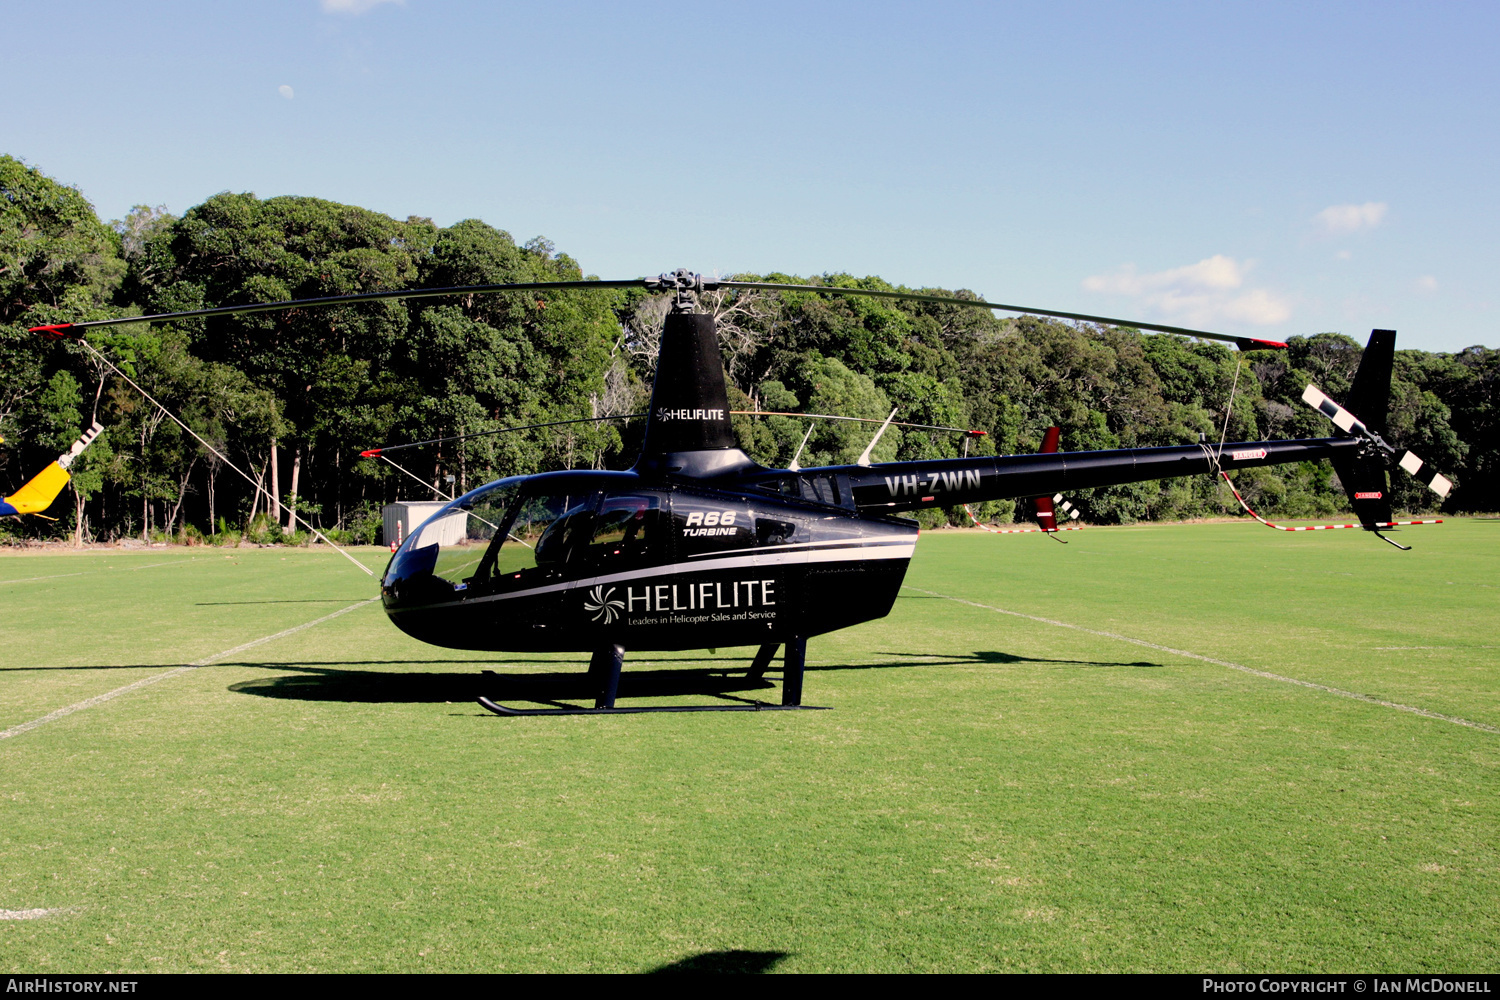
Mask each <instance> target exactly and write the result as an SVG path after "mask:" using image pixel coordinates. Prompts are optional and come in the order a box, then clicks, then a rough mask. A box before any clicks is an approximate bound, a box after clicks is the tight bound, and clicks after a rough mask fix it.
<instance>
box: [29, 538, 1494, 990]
mask: <svg viewBox="0 0 1500 1000" xmlns="http://www.w3.org/2000/svg"><path fill="white" fill-rule="evenodd" d="M1402 537H1403V539H1404V540H1405V541H1407V542H1410V543H1412V544H1414V545H1415V546H1416V549H1415V551H1413V552H1409V553H1401V552H1397V551H1395V550H1394V549H1391V548H1389V547H1387V546H1385V545H1382V544H1381V543H1379V542H1378V541H1376V540H1375V539H1373V538H1369V537H1367V536H1362V535H1361V534H1359V533H1357V532H1327V533H1316V534H1308V535H1297V536H1285V535H1281V534H1278V533H1273V532H1270V531H1265V530H1264V529H1261V528H1258V527H1256V526H1252V525H1241V524H1217V525H1190V526H1152V527H1138V528H1116V529H1089V530H1087V531H1084V532H1079V533H1076V534H1073V535H1072V536H1071V544H1069V545H1068V546H1066V547H1064V546H1061V545H1057V544H1055V543H1053V542H1051V541H1048V540H1047V539H1045V538H1042V537H1039V536H1035V535H1008V536H990V535H978V534H972V533H937V534H928V535H924V536H923V538H922V541H921V543H920V544H919V546H918V549H917V557H916V559H915V560H914V562H913V565H912V569H911V572H910V574H909V576H908V579H907V582H908V583H909V584H910V585H911V586H912V587H913V588H916V589H909V590H907V591H905V592H904V593H905V596H904V597H903V598H902V599H901V600H900V601H898V602H897V606H896V609H895V611H894V612H893V614H892V615H891V616H890V617H889V618H887V619H884V620H882V621H879V622H873V623H870V624H868V625H865V626H861V627H859V628H856V629H851V630H848V631H846V632H843V633H839V634H835V635H832V636H826V637H821V638H819V639H816V640H814V641H813V643H812V644H811V645H810V649H809V661H810V668H811V669H810V672H809V675H808V679H807V700H808V701H809V702H810V703H813V704H822V705H831V706H833V707H834V711H831V712H805V713H764V714H758V715H757V714H733V713H731V714H717V715H715V714H709V715H659V716H617V717H611V718H578V717H571V718H531V719H500V718H496V717H494V716H491V715H488V714H487V713H484V712H482V711H481V710H479V709H478V708H477V707H476V706H475V705H474V704H473V702H472V700H471V699H472V697H473V696H474V695H475V694H477V693H486V692H495V693H507V692H508V693H509V694H511V695H518V694H519V693H523V692H520V690H519V689H518V687H517V685H518V683H521V682H519V681H517V680H515V679H513V677H514V675H521V676H522V677H523V678H530V680H529V681H527V683H530V684H532V685H534V686H537V689H538V690H542V689H545V691H546V692H547V693H550V694H552V695H554V696H556V695H559V694H568V693H574V692H571V691H570V690H569V689H568V688H567V684H568V683H569V681H568V679H567V677H566V676H564V675H562V674H560V673H559V671H561V670H567V671H576V670H581V668H582V666H583V664H582V663H581V662H580V661H578V660H577V659H576V658H569V657H547V656H534V655H526V656H523V657H519V658H506V657H502V656H500V655H499V654H480V655H479V656H477V657H467V656H465V655H463V654H461V653H457V652H453V651H448V650H441V649H435V648H432V647H427V646H422V645H420V644H418V643H416V642H414V641H412V640H409V639H407V638H405V637H404V636H402V635H401V634H400V633H398V632H397V631H396V630H395V629H394V628H393V627H391V626H390V625H389V624H388V623H387V622H386V621H385V618H384V615H383V614H382V613H381V612H380V610H379V607H378V605H365V606H360V607H356V608H354V609H353V610H350V611H348V612H347V613H346V614H343V615H341V616H339V617H336V618H332V619H330V620H328V621H325V622H323V623H321V624H319V625H316V626H314V627H312V628H308V629H305V630H303V631H300V632H296V633H293V634H290V635H287V636H284V637H281V638H278V639H275V640H273V641H270V642H266V643H263V644H261V645H258V646H255V647H252V648H250V649H247V650H243V651H241V652H239V653H234V654H231V655H229V656H227V657H223V658H221V659H219V660H217V661H215V662H212V663H211V664H210V665H208V666H204V667H202V668H200V669H196V670H193V671H189V672H184V673H181V674H178V675H176V676H173V677H171V678H169V679H167V680H163V681H161V682H159V683H156V684H153V685H151V686H149V687H143V688H141V689H139V690H135V691H132V692H130V693H128V694H125V695H123V696H121V697H119V698H116V699H114V700H112V701H108V702H106V703H103V704H100V705H98V706H96V707H93V708H89V709H86V710H83V711H78V712H76V713H74V714H71V715H67V716H66V717H63V718H59V719H58V720H56V721H54V722H51V723H49V724H47V725H44V726H40V727H38V728H35V729H31V730H30V731H27V732H24V733H21V734H19V735H16V736H13V737H10V738H6V739H0V910H11V911H19V910H28V909H37V908H40V909H50V910H54V911H56V912H54V913H52V914H51V915H49V916H46V917H42V918H40V919H29V920H0V968H3V969H4V970H6V971H15V972H20V971H84V970H94V971H104V970H148V971H150V970H203V971H211V970H247V971H248V970H287V971H298V970H361V971H380V970H403V971H418V970H474V971H491V970H514V971H527V970H615V971H644V970H650V969H654V968H661V967H667V968H683V967H700V968H703V967H706V968H749V969H766V970H773V969H774V970H777V971H849V970H860V971H876V970H898V971H899V970H985V969H1008V970H1169V971H1170V970H1184V971H1199V970H1228V971H1235V970H1299V971H1303V970H1313V971H1353V970H1359V971H1376V970H1390V971H1395V970H1401V971H1417V970H1423V971H1426V970H1431V971H1464V970H1493V969H1494V967H1495V957H1494V956H1495V955H1496V954H1497V952H1500V905H1497V904H1500V888H1497V886H1500V878H1497V876H1500V838H1497V830H1500V822H1497V821H1500V797H1497V796H1496V794H1495V792H1496V787H1497V781H1500V733H1497V732H1494V731H1493V729H1495V728H1500V672H1497V664H1500V650H1497V648H1496V647H1497V646H1500V628H1496V625H1497V613H1496V611H1497V590H1496V589H1495V588H1496V586H1497V581H1500V522H1496V521H1479V520H1473V521H1460V522H1450V523H1448V524H1445V525H1443V526H1441V527H1428V528H1418V529H1414V530H1412V531H1409V532H1407V533H1405V534H1404V535H1403V536H1402ZM362 556H363V557H364V558H365V559H366V560H367V561H368V562H369V563H370V564H371V565H372V566H373V565H377V564H379V563H380V562H382V561H383V553H380V552H378V551H376V550H367V551H366V552H364V553H363V554H362ZM372 592H373V587H372V585H371V583H370V581H369V580H368V579H366V578H364V577H362V576H361V575H360V574H358V573H356V572H354V571H353V570H352V568H351V567H349V566H348V565H347V564H346V563H344V562H343V560H342V559H340V558H339V557H338V556H337V555H333V554H329V553H322V552H316V551H306V550H299V551H284V550H275V549H265V550H237V551H235V552H232V553H229V554H227V555H226V554H225V553H223V552H215V551H208V552H205V551H204V550H201V549H198V550H188V551H162V550H152V551H148V552H140V553H113V552H110V553H99V552H94V553H89V554H84V555H69V556H52V555H43V556H34V555H28V556H22V557H14V558H10V557H0V649H3V650H4V651H5V652H4V655H3V657H0V729H6V728H9V727H14V726H16V725H17V724H21V723H25V722H27V721H29V720H33V719H36V718H38V717H41V716H44V715H46V714H47V713H49V712H51V711H53V710H55V709H57V708H60V707H63V706H66V705H70V704H74V703H76V702H78V701H80V700H82V699H86V698H89V697H92V696H95V695H98V694H101V693H105V692H108V691H110V690H113V689H116V688H119V687H120V686H122V685H124V684H128V683H131V682H133V681H136V680H140V679H143V678H146V677H150V676H154V675H156V674H159V673H161V672H162V671H163V670H164V669H166V668H168V667H170V666H173V665H176V664H183V663H190V662H193V661H198V660H202V659H205V658H208V657H212V656H213V655H214V654H219V653H222V652H224V651H226V650H230V649H232V648H234V647H236V646H240V645H241V644H243V643H246V642H247V641H249V640H253V639H257V638H261V637H264V636H268V635H272V634H275V633H277V632H280V631H282V630H285V629H288V628H291V627H293V626H297V625H300V624H304V623H307V622H310V621H313V620H315V619H318V618H321V617H323V616H325V615H327V614H329V613H331V612H333V611H337V610H339V609H342V608H347V607H349V606H350V605H353V604H356V603H357V602H359V601H362V600H364V599H366V598H368V597H370V596H371V595H372ZM939 595H942V596H939ZM948 598H958V599H960V600H961V601H967V602H970V603H967V604H966V603H960V602H959V600H951V599H948ZM976 604H977V605H989V606H991V607H993V608H1000V609H1006V610H1010V611H1017V612H1021V613H1023V614H1027V615H1034V616H1039V617H1044V618H1048V619H1053V620H1056V621H1060V622H1066V623H1072V624H1075V625H1079V626H1083V627H1085V628H1089V629H1094V630H1098V631H1105V632H1112V633H1118V634H1121V635H1125V636H1130V637H1134V638H1138V639H1141V640H1145V641H1147V642H1151V643H1155V644H1158V645H1162V646H1168V647H1172V648H1175V649H1179V650H1186V651H1191V652H1194V653H1197V654H1200V655H1202V656H1207V657H1210V658H1215V659H1220V660H1224V661H1230V662H1233V663H1235V664H1240V665H1243V666H1245V667H1249V668H1253V669H1256V670H1262V671H1268V672H1271V673H1274V674H1277V675H1281V676H1284V677H1290V678H1296V679H1301V680H1306V681H1311V682H1315V683H1318V684H1322V685H1326V686H1328V687H1332V688H1337V689H1339V690H1343V691H1348V692H1353V693H1359V694H1363V695H1368V696H1371V697H1374V698H1377V699H1382V700H1386V701H1389V702H1394V703H1400V704H1403V705H1407V706H1412V707H1416V708H1421V709H1425V710H1429V711H1432V712H1437V713H1442V714H1444V715H1450V716H1455V717H1461V718H1463V719H1466V720H1470V721H1472V722H1475V723H1479V724H1480V726H1488V727H1490V728H1488V729H1486V728H1475V727H1472V726H1464V725H1459V724H1456V723H1454V722H1451V721H1444V720H1440V719H1434V718H1428V717H1423V716H1419V715H1415V714H1412V713H1410V712H1407V711H1402V710H1399V709H1397V708H1392V707H1388V706H1384V705H1379V704H1375V703H1372V702H1369V701H1361V700H1355V699H1351V698H1348V697H1342V696H1339V695H1337V694H1333V693H1329V692H1327V691H1323V690H1319V689H1314V688H1308V687H1304V686H1298V685H1294V684H1289V683H1284V682H1279V681H1276V680H1271V679H1267V678H1264V677H1260V676H1255V675H1252V674H1248V673H1245V672H1242V671H1237V670H1234V669H1231V668H1229V667H1225V666H1221V665H1216V664H1211V663H1207V662H1204V661H1202V660H1195V659H1191V658H1185V657H1182V656H1178V655H1175V654H1171V653H1168V652H1164V651H1162V650H1158V649H1153V648H1149V647H1145V646H1140V645H1133V644H1130V643H1126V642H1123V641H1120V640H1118V639H1111V638H1107V637H1104V636H1100V635H1097V634H1093V633H1090V632H1085V631H1080V630H1077V629H1068V628H1063V627H1059V626H1057V625H1054V624H1047V623H1044V622H1039V621H1035V620H1033V619H1030V618H1024V617H1017V616H1015V615H1008V614H1002V613H999V612H997V611H994V610H988V609H986V608H983V607H976V606H974V605H976ZM748 652H749V651H748V650H720V651H719V652H718V654H717V655H714V656H710V655H709V654H707V653H706V652H705V653H702V654H696V655H695V654H676V653H674V654H666V655H657V656H653V655H651V654H639V656H638V658H636V659H634V660H632V661H630V662H629V663H628V664H627V673H626V676H625V680H624V682H623V683H622V696H623V697H624V699H625V700H626V701H627V702H628V700H629V699H630V698H631V695H632V692H634V693H635V694H637V695H640V694H641V693H643V692H648V691H649V692H652V693H654V694H655V695H657V696H658V697H657V698H656V700H663V701H665V700H672V699H671V698H668V697H665V695H668V694H671V693H672V692H678V693H680V692H684V691H688V692H693V693H692V695H691V697H688V698H685V699H683V700H688V701H703V700H704V699H705V698H707V697H710V696H711V694H712V693H713V692H715V691H723V692H727V693H731V694H737V695H741V696H745V695H748V696H757V697H771V698H774V697H775V694H776V692H775V691H774V690H772V689H766V690H764V691H755V690H747V689H746V687H745V683H744V682H743V681H742V680H735V679H727V680H726V679H723V678H718V677H715V676H712V675H709V674H708V673H707V672H706V671H708V670H709V669H710V668H718V669H722V668H725V667H735V666H743V665H744V662H745V659H744V658H745V656H746V655H747V654H748ZM557 661H561V662H557ZM482 669H491V670H495V671H498V672H500V674H501V675H502V676H500V677H495V678H485V677H484V676H483V675H481V674H480V673H479V671H480V670H482ZM632 671H633V672H632Z"/></svg>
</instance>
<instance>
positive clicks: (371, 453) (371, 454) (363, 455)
mask: <svg viewBox="0 0 1500 1000" xmlns="http://www.w3.org/2000/svg"><path fill="white" fill-rule="evenodd" d="M379 454H380V449H379V448H371V449H370V450H369V451H362V452H360V453H359V457H360V458H375V457H376V456H378V455H379Z"/></svg>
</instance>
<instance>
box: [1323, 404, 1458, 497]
mask: <svg viewBox="0 0 1500 1000" xmlns="http://www.w3.org/2000/svg"><path fill="white" fill-rule="evenodd" d="M1302 401H1303V402H1304V403H1306V404H1307V405H1308V406H1311V407H1312V408H1313V409H1315V410H1317V411H1318V412H1319V413H1321V414H1323V415H1324V416H1326V417H1327V418H1328V419H1329V420H1332V421H1333V423H1334V426H1336V427H1338V429H1339V430H1341V431H1344V432H1345V433H1347V434H1353V435H1355V436H1356V437H1362V438H1364V439H1365V440H1367V441H1372V442H1374V443H1375V444H1378V445H1380V446H1381V448H1383V449H1384V450H1385V451H1386V452H1387V454H1389V455H1392V456H1394V455H1395V449H1394V448H1392V447H1391V446H1390V445H1389V444H1387V443H1386V442H1385V440H1384V439H1383V438H1381V437H1380V436H1379V435H1378V434H1376V433H1375V432H1374V431H1372V430H1370V429H1369V428H1368V427H1366V426H1365V424H1364V421H1362V420H1360V419H1359V418H1358V417H1356V416H1355V415H1354V414H1352V413H1350V412H1349V411H1348V410H1346V409H1344V408H1343V407H1342V406H1340V405H1339V404H1338V403H1335V402H1334V401H1333V400H1331V399H1329V398H1328V396H1327V394H1325V393H1324V392H1323V391H1322V390H1321V389H1319V388H1318V387H1317V386H1315V385H1309V386H1308V387H1307V388H1306V389H1304V390H1303V392H1302ZM1396 464H1397V465H1399V466H1401V468H1402V469H1404V470H1406V472H1407V474H1409V475H1410V476H1411V477H1412V478H1413V479H1415V480H1416V481H1417V482H1419V483H1421V484H1422V485H1423V486H1426V487H1427V488H1428V489H1430V490H1431V491H1432V492H1434V493H1436V494H1437V495H1438V496H1440V497H1442V498H1443V499H1445V500H1446V499H1447V498H1448V494H1449V493H1450V492H1452V490H1453V481H1452V480H1451V479H1449V478H1448V477H1447V476H1444V475H1442V474H1441V473H1439V472H1438V471H1437V470H1436V469H1434V468H1432V466H1430V465H1428V464H1427V463H1426V462H1424V461H1422V460H1421V459H1420V458H1418V457H1417V456H1416V455H1414V454H1412V453H1411V452H1409V451H1408V452H1405V453H1403V454H1402V456H1401V459H1400V461H1398V462H1397V463H1396Z"/></svg>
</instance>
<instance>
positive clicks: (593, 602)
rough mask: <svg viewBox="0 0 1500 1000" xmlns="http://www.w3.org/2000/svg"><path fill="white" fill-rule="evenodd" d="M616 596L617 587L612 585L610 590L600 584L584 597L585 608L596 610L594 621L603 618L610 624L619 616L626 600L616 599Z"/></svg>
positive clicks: (605, 622)
mask: <svg viewBox="0 0 1500 1000" xmlns="http://www.w3.org/2000/svg"><path fill="white" fill-rule="evenodd" d="M614 596H615V588H613V587H610V588H609V590H605V589H604V585H603V584H600V585H599V586H597V587H595V588H594V589H593V590H591V591H589V595H588V596H587V597H585V598H584V599H583V609H584V610H585V611H592V612H594V621H596V622H597V621H600V620H603V622H604V624H606V625H608V624H609V623H610V622H612V621H614V620H615V619H616V618H618V617H619V616H620V612H621V611H622V610H624V608H625V602H624V601H617V600H615V599H614Z"/></svg>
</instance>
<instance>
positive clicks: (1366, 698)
mask: <svg viewBox="0 0 1500 1000" xmlns="http://www.w3.org/2000/svg"><path fill="white" fill-rule="evenodd" d="M901 589H902V590H915V591H917V592H918V593H919V594H930V595H932V596H933V597H941V598H942V599H943V600H945V601H953V602H955V603H957V604H967V605H968V606H969V607H971V608H983V609H984V610H986V611H994V612H996V613H998V614H1002V615H1012V616H1014V617H1016V618H1026V619H1029V620H1031V621H1034V622H1041V623H1042V624H1044V625H1056V626H1057V627H1058V628H1070V629H1073V630H1074V631H1075V632H1087V633H1088V634H1089V635H1097V636H1102V637H1104V638H1105V639H1118V640H1119V641H1120V642H1128V643H1131V644H1132V645H1135V646H1145V647H1146V648H1147V649H1155V650H1158V651H1160V652H1163V653H1171V654H1172V655H1173V656H1184V657H1187V658H1188V659H1190V660H1200V661H1202V662H1203V663H1212V664H1213V665H1214V666H1216V667H1228V668H1229V669H1230V670H1238V671H1240V672H1241V673H1245V674H1251V675H1253V676H1255V677H1263V678H1265V679H1266V680H1268V681H1279V682H1280V683H1282V684H1296V685H1297V686H1298V687H1305V688H1312V689H1313V690H1314V691H1322V692H1324V693H1325V694H1333V695H1338V696H1339V697H1340V698H1352V699H1354V700H1355V701H1363V702H1368V703H1369V704H1371V705H1382V706H1384V707H1385V708H1394V709H1396V710H1397V711H1399V712H1410V713H1411V714H1413V715H1420V716H1422V717H1423V718H1426V719H1440V720H1442V721H1443V722H1452V723H1454V724H1455V725H1459V726H1468V727H1469V728H1470V729H1482V730H1484V731H1485V732H1487V733H1500V727H1496V726H1491V725H1489V724H1487V723H1484V722H1475V721H1473V720H1472V719H1463V718H1460V717H1458V716H1456V715H1444V714H1442V713H1441V712H1433V711H1429V710H1428V709H1425V708H1417V707H1416V706H1414V705H1403V704H1401V703H1400V702H1396V701H1386V700H1385V699H1383V698H1376V697H1374V696H1373V695H1368V694H1360V693H1359V692H1358V691H1345V690H1343V689H1342V688H1336V687H1329V686H1328V685H1326V684H1316V683H1314V682H1313V681H1304V680H1299V679H1298V678H1296V677H1283V676H1282V675H1281V674H1273V673H1271V672H1270V671H1269V670H1257V669H1256V668H1254V667H1247V666H1245V665H1244V664H1242V663H1230V662H1229V661H1228V660H1216V659H1214V658H1213V657H1212V656H1204V655H1203V654H1201V653H1190V652H1188V651H1187V650H1185V649H1173V648H1172V647H1171V646H1161V645H1158V644H1157V643H1154V642H1147V641H1146V640H1145V639H1132V638H1131V637H1130V636H1128V635H1120V634H1119V633H1118V632H1104V631H1102V630H1100V629H1096V628H1087V627H1085V626H1083V625H1074V624H1072V623H1070V622H1060V621H1057V620H1056V619H1054V618H1042V617H1041V616H1039V615H1028V614H1026V613H1025V612H1022V611H1008V610H1006V609H1005V608H997V607H995V606H994V605H991V604H980V603H979V602H977V601H966V600H964V599H963V598H961V597H949V596H948V595H947V594H939V593H938V592H937V591H935V590H923V589H922V588H921V587H912V586H908V585H906V584H902V585H901Z"/></svg>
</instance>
